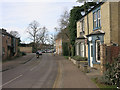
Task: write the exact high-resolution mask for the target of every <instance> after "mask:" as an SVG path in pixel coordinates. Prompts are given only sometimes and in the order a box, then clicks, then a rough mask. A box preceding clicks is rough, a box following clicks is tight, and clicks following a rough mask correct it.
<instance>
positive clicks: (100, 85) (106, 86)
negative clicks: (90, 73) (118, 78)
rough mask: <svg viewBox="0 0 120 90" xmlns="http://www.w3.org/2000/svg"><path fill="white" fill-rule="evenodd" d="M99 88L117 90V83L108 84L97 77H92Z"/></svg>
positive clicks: (101, 89)
mask: <svg viewBox="0 0 120 90" xmlns="http://www.w3.org/2000/svg"><path fill="white" fill-rule="evenodd" d="M91 80H92V81H93V82H94V83H95V84H96V85H97V86H98V87H99V88H100V90H106V89H108V90H114V89H115V90H116V88H117V86H116V85H106V84H102V83H100V82H98V80H97V78H92V79H91Z"/></svg>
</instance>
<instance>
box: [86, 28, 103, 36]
mask: <svg viewBox="0 0 120 90" xmlns="http://www.w3.org/2000/svg"><path fill="white" fill-rule="evenodd" d="M100 34H105V32H104V31H102V30H97V31H93V32H92V33H90V34H89V35H87V37H89V36H91V35H100Z"/></svg>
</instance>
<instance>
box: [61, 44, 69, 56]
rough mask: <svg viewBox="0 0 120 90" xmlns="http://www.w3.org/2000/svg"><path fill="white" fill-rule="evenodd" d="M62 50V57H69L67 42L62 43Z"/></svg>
mask: <svg viewBox="0 0 120 90" xmlns="http://www.w3.org/2000/svg"><path fill="white" fill-rule="evenodd" d="M62 50H63V56H68V55H69V49H68V43H67V42H63V45H62Z"/></svg>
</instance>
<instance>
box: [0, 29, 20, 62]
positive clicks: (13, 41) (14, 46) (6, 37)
mask: <svg viewBox="0 0 120 90" xmlns="http://www.w3.org/2000/svg"><path fill="white" fill-rule="evenodd" d="M0 31H1V32H2V60H5V59H8V58H10V57H14V56H16V55H17V51H18V38H16V37H14V36H12V35H11V34H9V33H8V32H7V31H6V30H5V29H0Z"/></svg>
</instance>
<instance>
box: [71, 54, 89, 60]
mask: <svg viewBox="0 0 120 90" xmlns="http://www.w3.org/2000/svg"><path fill="white" fill-rule="evenodd" d="M72 58H73V59H75V60H77V61H87V57H81V56H78V55H77V56H73V57H72Z"/></svg>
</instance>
